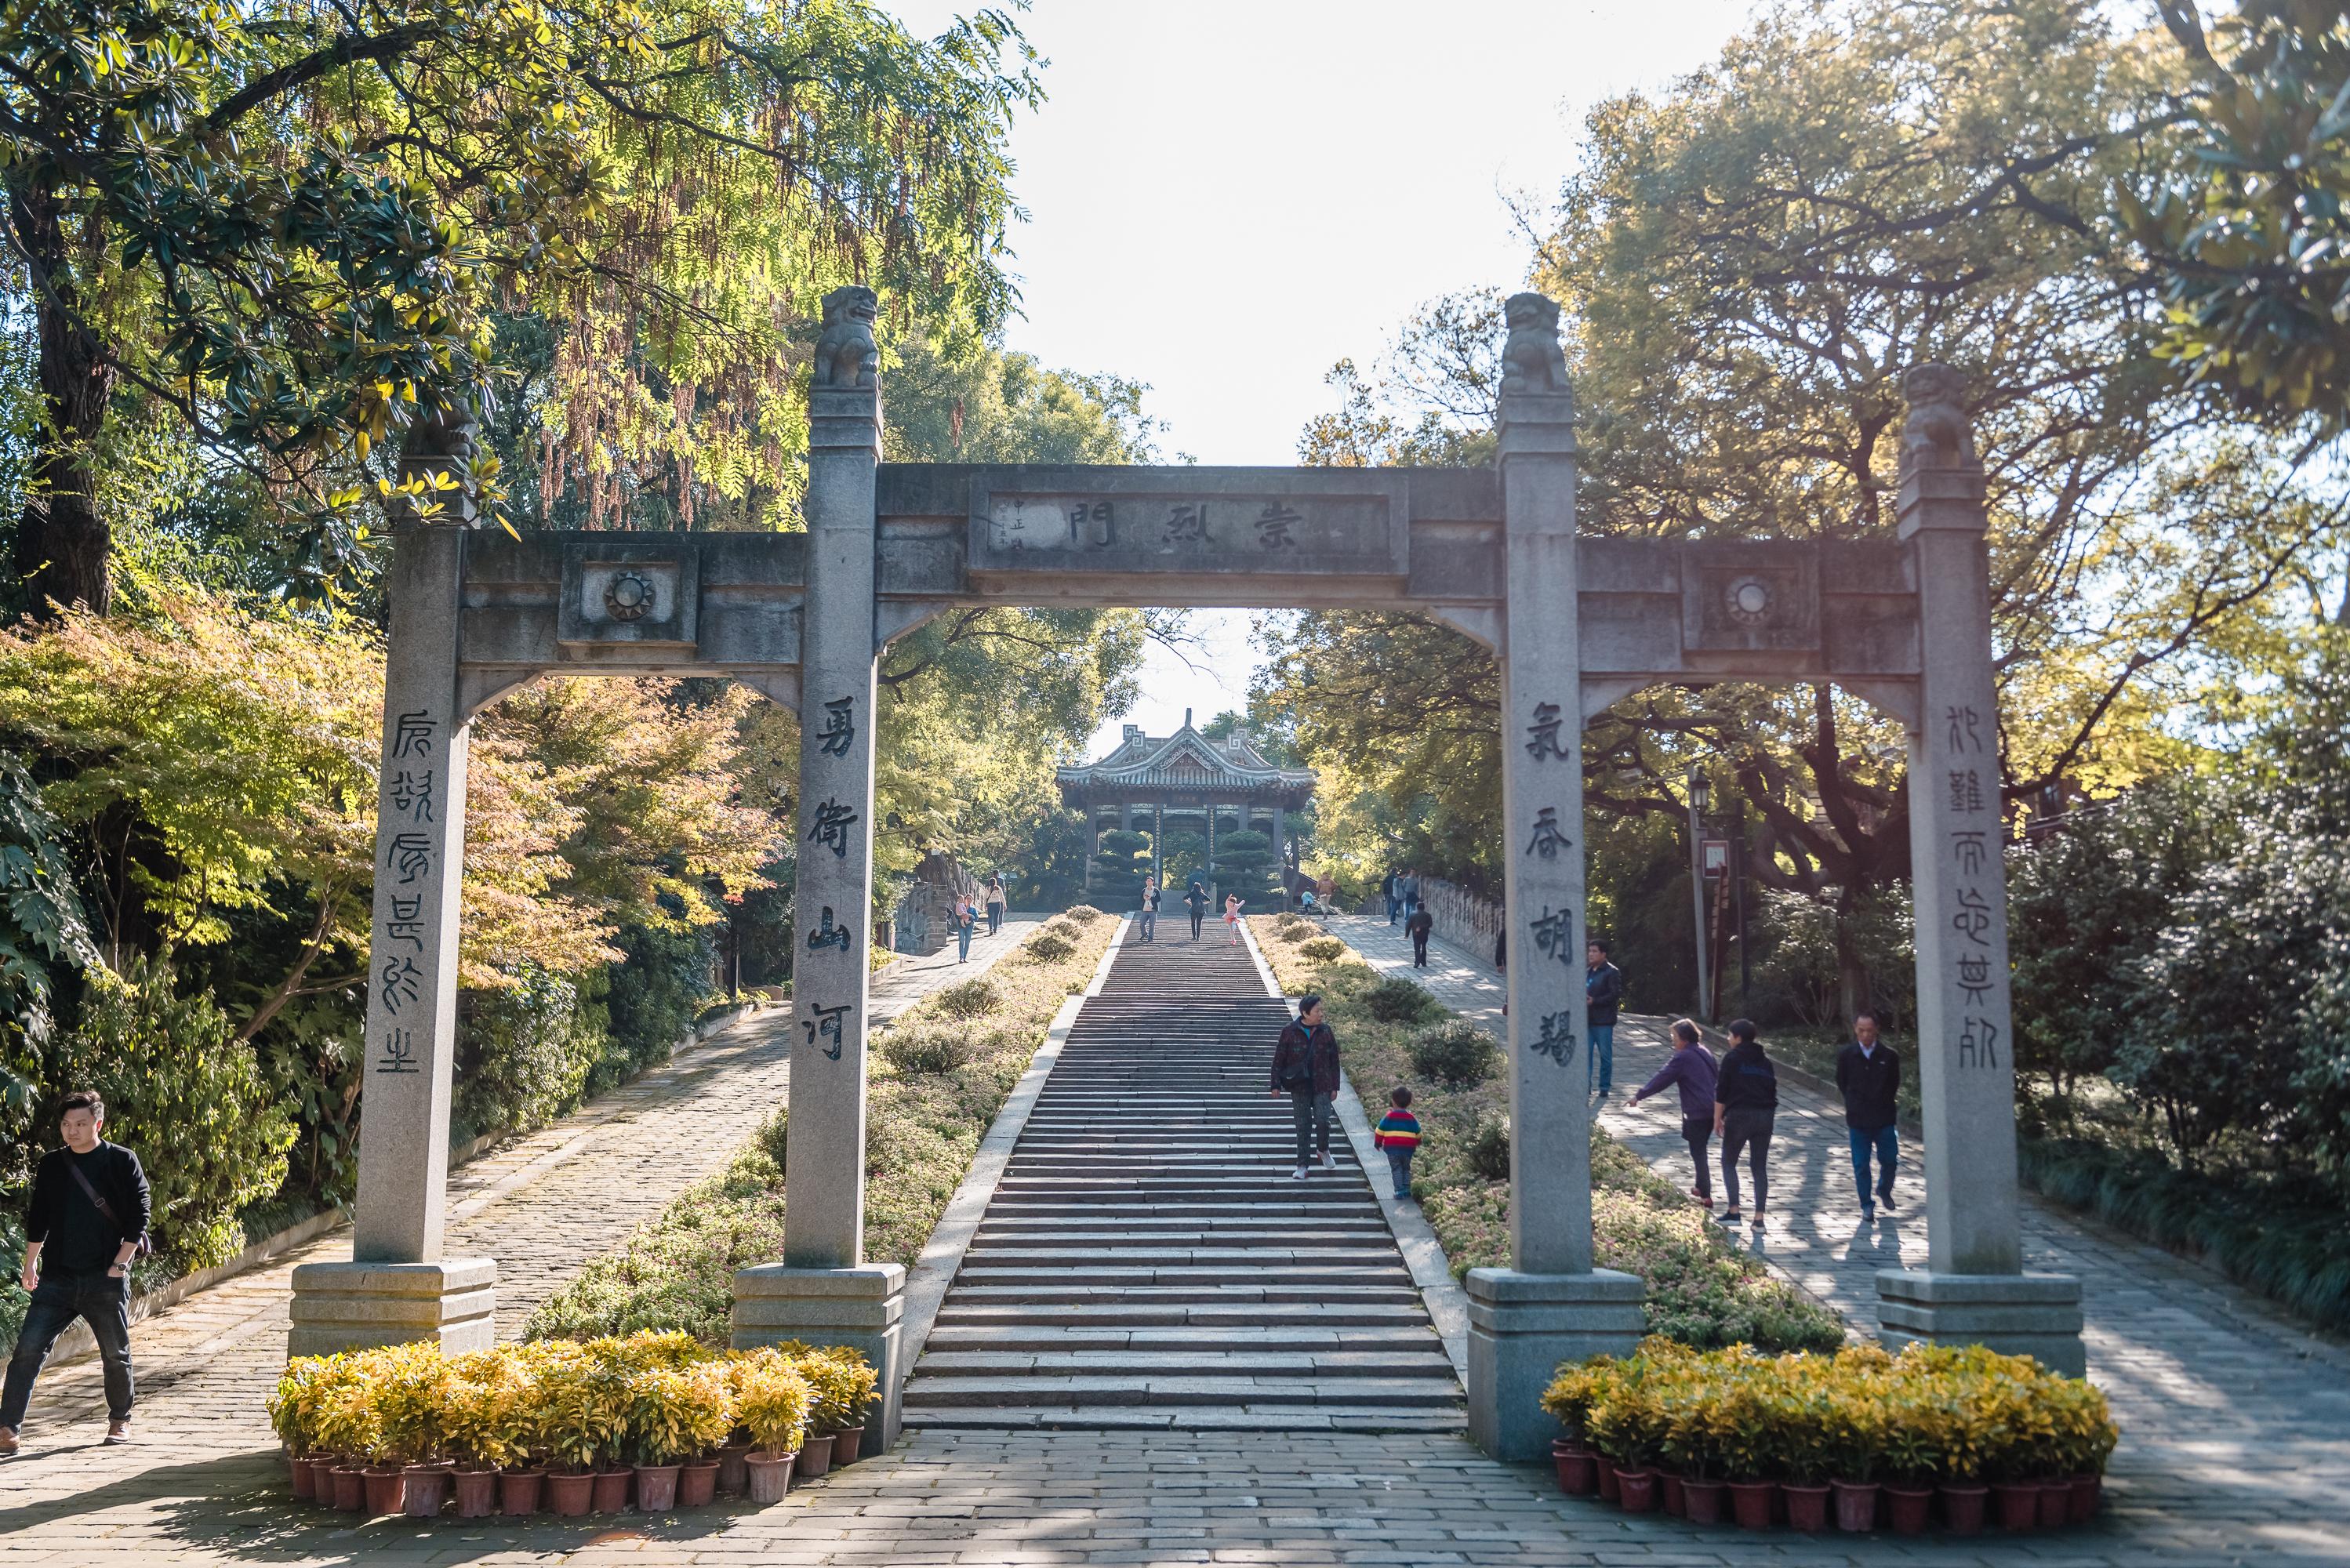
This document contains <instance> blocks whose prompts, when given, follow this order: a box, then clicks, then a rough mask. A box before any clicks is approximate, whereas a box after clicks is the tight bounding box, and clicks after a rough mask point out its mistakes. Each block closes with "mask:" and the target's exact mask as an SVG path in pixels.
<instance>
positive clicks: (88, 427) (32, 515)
mask: <svg viewBox="0 0 2350 1568" xmlns="http://www.w3.org/2000/svg"><path fill="white" fill-rule="evenodd" d="M9 202H10V205H11V207H12V208H13V213H12V216H13V217H14V219H15V223H14V227H15V228H16V233H17V235H18V238H19V239H20V241H21V242H22V243H23V244H24V245H25V248H26V261H27V263H28V264H29V266H30V271H31V282H32V286H33V289H32V292H33V314H34V319H35V322H36V325H37V327H38V328H39V331H40V343H41V356H40V381H41V402H42V410H43V413H44V416H45V419H44V424H43V428H42V430H41V431H40V433H39V436H38V438H37V441H38V446H37V450H36V453H35V456H34V459H33V474H32V484H31V486H30V488H29V490H28V491H27V493H26V499H25V514H24V516H23V517H22V518H21V519H20V520H19V521H18V523H17V526H16V576H18V577H19V578H20V579H21V580H22V581H23V582H24V584H25V586H26V589H27V590H28V591H29V593H30V595H31V597H32V601H33V613H34V615H35V616H36V617H38V618H42V619H49V618H54V616H55V615H56V613H57V612H56V611H55V610H53V609H52V608H51V606H52V605H53V604H55V605H62V606H67V607H70V606H73V605H76V604H80V605H86V606H88V607H89V608H90V609H92V610H94V611H96V612H97V613H98V614H99V615H104V614H105V613H106V612H107V611H108V610H109V608H110V607H112V604H113V599H114V587H113V579H112V578H111V576H109V573H108V570H107V567H108V558H109V556H110V554H111V553H112V549H113V536H112V534H111V532H110V531H109V529H108V527H107V525H106V520H105V519H104V518H103V517H101V516H100V515H99V510H98V494H97V473H96V462H95V449H96V446H97V442H98V434H99V426H100V425H101V424H102V423H103V422H104V421H105V418H106V405H107V400H108V398H109V396H110V395H111V394H112V392H113V390H114V376H115V371H114V366H113V364H112V363H111V361H110V360H109V358H108V357H107V353H106V346H105V345H104V344H102V343H101V342H99V338H98V335H97V334H96V333H95V332H92V331H91V330H90V329H89V328H88V327H87V326H85V325H84V324H83V323H82V322H81V320H80V319H79V317H78V307H79V305H80V298H79V293H78V289H77V287H76V286H75V282H74V278H73V275H72V273H71V271H70V269H69V267H68V256H67V254H66V236H65V229H64V223H63V221H62V203H61V202H59V201H58V200H57V196H56V195H55V193H54V192H49V191H47V190H40V189H36V190H32V191H29V192H28V191H25V190H22V189H11V191H10V192H9Z"/></svg>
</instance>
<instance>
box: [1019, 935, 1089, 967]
mask: <svg viewBox="0 0 2350 1568" xmlns="http://www.w3.org/2000/svg"><path fill="white" fill-rule="evenodd" d="M1020 950H1021V952H1022V953H1024V954H1025V955H1026V957H1027V960H1028V961H1029V962H1030V963H1033V964H1055V963H1059V962H1060V961H1063V960H1064V959H1066V958H1067V957H1068V956H1069V955H1070V954H1071V953H1073V952H1075V951H1076V950H1077V944H1076V942H1075V941H1074V940H1070V939H1069V938H1068V937H1066V936H1064V935H1062V934H1061V933H1060V932H1059V931H1056V930H1053V929H1050V928H1047V929H1044V930H1040V931H1038V932H1037V933H1036V934H1035V936H1033V937H1030V938H1029V939H1028V940H1027V941H1026V942H1025V943H1024V944H1023V945H1022V947H1021V949H1020Z"/></svg>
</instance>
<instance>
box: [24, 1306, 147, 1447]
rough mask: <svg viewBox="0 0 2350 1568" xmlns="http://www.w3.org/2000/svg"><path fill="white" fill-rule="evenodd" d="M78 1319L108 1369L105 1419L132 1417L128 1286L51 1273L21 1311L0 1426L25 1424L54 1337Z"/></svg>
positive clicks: (54, 1340)
mask: <svg viewBox="0 0 2350 1568" xmlns="http://www.w3.org/2000/svg"><path fill="white" fill-rule="evenodd" d="M76 1318H79V1319H81V1320H82V1321H83V1322H84V1323H86V1324H89V1331H90V1333H92V1334H96V1335H97V1336H98V1354H99V1359H100V1360H101V1361H102V1362H104V1364H105V1370H106V1417H107V1419H108V1420H109V1421H127V1420H129V1419H130V1397H131V1381H130V1281H129V1280H117V1279H109V1277H108V1276H106V1275H104V1274H91V1275H83V1276H80V1277H76V1276H74V1275H71V1274H56V1273H52V1274H44V1275H43V1276H42V1277H41V1284H40V1288H39V1289H37V1290H36V1291H35V1292H34V1293H33V1299H32V1300H31V1301H30V1302H29V1303H26V1307H25V1326H24V1327H23V1328H22V1329H20V1330H19V1331H18V1332H17V1334H16V1354H15V1355H12V1356H10V1357H9V1358H8V1383H7V1388H6V1391H5V1394H0V1427H6V1428H10V1429H12V1430H13V1429H14V1428H17V1427H21V1426H23V1425H24V1424H25V1407H26V1405H27V1404H29V1403H30V1402H31V1400H32V1397H33V1379H34V1378H36V1377H37V1376H40V1372H41V1364H42V1363H43V1362H45V1361H47V1359H48V1358H49V1347H50V1346H52V1345H56V1344H57V1335H59V1334H63V1333H64V1332H65V1331H66V1329H67V1328H68V1326H69V1325H70V1324H72V1323H73V1320H74V1319H76Z"/></svg>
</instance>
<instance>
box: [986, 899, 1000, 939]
mask: <svg viewBox="0 0 2350 1568" xmlns="http://www.w3.org/2000/svg"><path fill="white" fill-rule="evenodd" d="M1002 929H1003V905H1001V904H990V905H989V906H988V907H987V934H988V935H989V936H991V937H992V936H993V935H994V934H995V933H996V932H998V931H1000V930H1002Z"/></svg>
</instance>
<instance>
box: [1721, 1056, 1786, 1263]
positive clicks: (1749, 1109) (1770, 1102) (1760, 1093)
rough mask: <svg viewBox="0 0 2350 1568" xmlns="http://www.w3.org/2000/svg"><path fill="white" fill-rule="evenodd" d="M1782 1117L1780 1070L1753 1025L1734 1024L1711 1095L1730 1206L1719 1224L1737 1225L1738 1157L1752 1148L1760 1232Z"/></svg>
mask: <svg viewBox="0 0 2350 1568" xmlns="http://www.w3.org/2000/svg"><path fill="white" fill-rule="evenodd" d="M1778 1114H1779V1070H1778V1069H1777V1068H1776V1067H1773V1065H1772V1064H1771V1058H1770V1057H1768V1056H1765V1055H1764V1054H1763V1042H1762V1041H1761V1040H1760V1039H1758V1038H1757V1037H1756V1033H1755V1029H1754V1022H1753V1020H1752V1019H1749V1018H1739V1019H1733V1020H1731V1025H1730V1050H1729V1052H1728V1053H1727V1054H1725V1055H1724V1056H1723V1057H1722V1058H1721V1074H1720V1075H1719V1076H1718V1078H1717V1079H1716V1080H1715V1085H1714V1093H1713V1130H1714V1131H1715V1132H1717V1133H1720V1134H1721V1185H1722V1196H1723V1197H1724V1198H1725V1199H1727V1200H1728V1201H1729V1204H1730V1207H1729V1208H1727V1209H1724V1210H1722V1211H1721V1222H1722V1223H1723V1224H1725V1225H1735V1224H1737V1223H1738V1221H1739V1220H1740V1219H1741V1218H1742V1216H1741V1215H1740V1214H1739V1212H1738V1155H1739V1151H1740V1150H1742V1149H1752V1151H1753V1154H1752V1160H1753V1167H1754V1228H1755V1229H1756V1230H1758V1231H1760V1230H1761V1229H1762V1228H1763V1209H1764V1207H1765V1206H1766V1205H1768V1204H1769V1202H1770V1200H1771V1124H1772V1123H1773V1121H1775V1120H1777V1118H1778Z"/></svg>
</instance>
